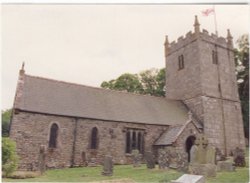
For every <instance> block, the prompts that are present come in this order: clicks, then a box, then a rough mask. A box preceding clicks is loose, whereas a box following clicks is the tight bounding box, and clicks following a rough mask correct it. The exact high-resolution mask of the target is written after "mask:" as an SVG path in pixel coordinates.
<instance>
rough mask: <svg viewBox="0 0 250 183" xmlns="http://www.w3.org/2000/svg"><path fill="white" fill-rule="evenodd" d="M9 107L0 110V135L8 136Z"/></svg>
mask: <svg viewBox="0 0 250 183" xmlns="http://www.w3.org/2000/svg"><path fill="white" fill-rule="evenodd" d="M11 113H12V110H11V109H7V110H4V111H2V136H3V137H8V136H9V127H10V118H11Z"/></svg>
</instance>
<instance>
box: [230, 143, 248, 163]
mask: <svg viewBox="0 0 250 183" xmlns="http://www.w3.org/2000/svg"><path fill="white" fill-rule="evenodd" d="M233 158H234V164H235V166H239V167H245V166H246V161H245V154H244V150H243V149H240V148H238V147H236V149H235V150H234V151H233Z"/></svg>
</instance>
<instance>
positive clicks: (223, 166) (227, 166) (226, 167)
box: [216, 161, 235, 172]
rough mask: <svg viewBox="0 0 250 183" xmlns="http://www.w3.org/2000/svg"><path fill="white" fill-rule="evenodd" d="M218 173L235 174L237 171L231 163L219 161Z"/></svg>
mask: <svg viewBox="0 0 250 183" xmlns="http://www.w3.org/2000/svg"><path fill="white" fill-rule="evenodd" d="M216 170H217V171H218V172H220V171H226V172H233V171H235V166H233V163H232V162H230V161H218V162H217V169H216Z"/></svg>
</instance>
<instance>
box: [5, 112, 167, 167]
mask: <svg viewBox="0 0 250 183" xmlns="http://www.w3.org/2000/svg"><path fill="white" fill-rule="evenodd" d="M53 123H56V124H58V126H59V135H58V148H56V149H51V148H48V143H49V133H50V126H51V125H52V124H53ZM75 127H76V128H75ZM94 127H97V129H98V149H97V150H92V149H90V146H89V144H90V136H91V130H92V128H94ZM126 128H133V129H142V130H144V131H145V133H144V151H152V145H153V143H154V141H155V140H156V139H157V138H159V136H160V134H161V133H162V132H163V131H165V130H166V129H167V128H168V126H162V125H147V124H136V123H125V122H111V121H101V120H91V119H76V118H70V117H60V116H53V115H43V114H36V113H28V112H21V111H20V112H19V113H18V114H14V116H13V119H12V124H11V131H10V138H12V139H13V140H15V141H16V143H17V153H18V155H19V156H20V167H19V168H20V169H30V170H31V169H33V170H36V169H37V167H38V157H39V148H40V145H45V146H46V165H47V167H48V168H63V167H70V166H82V165H83V159H82V153H83V152H85V154H86V158H87V161H88V162H89V161H90V158H91V157H92V156H93V153H94V154H95V156H96V161H97V163H98V164H99V163H101V162H102V160H103V157H104V156H105V155H107V154H111V155H112V156H113V160H114V162H115V163H116V164H127V163H130V162H131V155H130V154H126V153H125V148H126V147H125V146H126V136H125V135H126V133H125V130H124V129H126ZM75 129H76V130H75ZM74 139H76V140H75V142H74ZM74 144H75V146H74ZM73 152H74V153H73Z"/></svg>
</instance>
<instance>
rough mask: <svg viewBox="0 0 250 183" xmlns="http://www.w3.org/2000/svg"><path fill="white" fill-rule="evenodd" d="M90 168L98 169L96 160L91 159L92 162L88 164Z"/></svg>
mask: <svg viewBox="0 0 250 183" xmlns="http://www.w3.org/2000/svg"><path fill="white" fill-rule="evenodd" d="M88 166H89V167H96V166H97V162H96V158H90V161H89V162H88Z"/></svg>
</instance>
